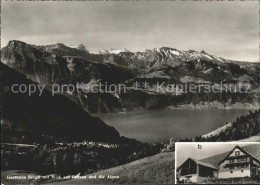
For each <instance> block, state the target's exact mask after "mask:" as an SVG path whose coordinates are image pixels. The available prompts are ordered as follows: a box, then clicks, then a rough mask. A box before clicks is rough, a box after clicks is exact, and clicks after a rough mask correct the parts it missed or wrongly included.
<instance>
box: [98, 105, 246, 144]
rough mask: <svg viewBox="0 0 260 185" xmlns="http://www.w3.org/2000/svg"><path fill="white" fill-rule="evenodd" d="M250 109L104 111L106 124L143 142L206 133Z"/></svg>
mask: <svg viewBox="0 0 260 185" xmlns="http://www.w3.org/2000/svg"><path fill="white" fill-rule="evenodd" d="M248 111H249V110H235V109H231V110H218V109H207V110H168V109H165V110H156V111H139V112H127V113H103V114H98V115H95V116H98V117H100V118H101V119H102V120H103V121H104V122H105V123H106V124H108V125H111V126H113V127H114V128H116V129H117V130H118V131H119V133H120V134H121V136H126V137H129V138H134V139H137V140H139V141H143V142H163V141H164V142H166V141H169V139H170V138H175V139H184V138H192V137H195V136H199V135H203V134H206V133H208V132H210V131H213V130H215V129H216V128H218V127H220V126H223V125H224V124H225V123H226V122H227V121H231V120H232V119H235V118H236V117H238V116H240V115H242V114H245V113H247V112H248Z"/></svg>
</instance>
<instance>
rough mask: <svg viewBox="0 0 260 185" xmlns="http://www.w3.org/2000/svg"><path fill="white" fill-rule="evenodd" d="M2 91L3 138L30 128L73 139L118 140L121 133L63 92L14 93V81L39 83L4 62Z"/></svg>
mask: <svg viewBox="0 0 260 185" xmlns="http://www.w3.org/2000/svg"><path fill="white" fill-rule="evenodd" d="M0 68H1V86H2V88H3V93H2V95H1V96H2V97H1V98H2V113H1V116H2V119H3V124H2V131H3V130H4V132H3V135H2V141H5V142H8V141H9V139H10V138H11V137H22V135H17V133H13V134H14V135H12V132H13V131H15V129H29V130H31V131H34V132H35V133H39V134H49V135H52V136H57V137H66V138H67V139H72V140H83V139H89V140H99V141H118V139H119V138H120V136H119V133H118V131H117V130H115V129H114V128H113V127H110V126H108V125H106V124H105V123H104V122H103V121H102V120H100V119H99V118H96V117H92V116H91V115H90V114H88V113H87V112H85V111H84V110H83V109H81V108H80V107H78V106H77V105H76V104H75V103H73V102H72V101H69V100H68V99H67V98H65V97H64V96H61V95H57V96H55V97H54V96H52V95H51V93H50V92H49V91H47V90H43V92H42V94H41V95H39V94H40V90H39V89H37V90H36V91H35V93H34V94H32V95H31V96H29V95H28V92H27V93H14V92H12V91H11V87H12V85H13V84H17V85H21V84H23V85H24V86H26V87H27V88H28V87H29V84H31V85H32V84H34V85H36V86H37V85H38V84H36V83H33V82H32V81H31V80H28V79H27V78H26V77H25V75H23V74H20V73H18V72H17V71H15V70H13V69H10V68H9V67H7V66H6V65H4V64H2V63H0ZM32 140H34V139H32Z"/></svg>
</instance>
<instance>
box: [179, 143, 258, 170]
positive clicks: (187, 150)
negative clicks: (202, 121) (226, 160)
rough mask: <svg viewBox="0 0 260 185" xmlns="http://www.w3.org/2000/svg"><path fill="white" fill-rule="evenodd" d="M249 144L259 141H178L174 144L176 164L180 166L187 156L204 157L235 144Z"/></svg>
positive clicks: (232, 146) (225, 149)
mask: <svg viewBox="0 0 260 185" xmlns="http://www.w3.org/2000/svg"><path fill="white" fill-rule="evenodd" d="M198 144H199V145H200V146H201V149H198ZM249 144H257V146H259V142H258V143H255V142H251V143H248V142H246V143H243V142H242V143H241V142H240V143H237V142H235V143H232V142H229V143H227V142H222V143H216V142H212V143H178V144H177V146H176V150H175V151H177V152H176V159H177V160H176V161H177V162H176V165H177V166H180V165H181V164H182V163H183V162H184V161H186V160H187V159H188V158H189V157H191V158H193V159H197V160H200V159H205V158H207V157H211V156H214V155H217V154H222V153H225V152H228V151H231V150H232V149H233V148H234V147H235V146H236V145H239V146H240V147H243V146H246V145H249Z"/></svg>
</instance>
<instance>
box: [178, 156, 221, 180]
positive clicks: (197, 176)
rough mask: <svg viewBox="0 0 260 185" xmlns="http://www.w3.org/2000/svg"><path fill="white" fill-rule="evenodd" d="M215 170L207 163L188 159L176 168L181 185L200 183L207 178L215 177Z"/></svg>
mask: <svg viewBox="0 0 260 185" xmlns="http://www.w3.org/2000/svg"><path fill="white" fill-rule="evenodd" d="M217 170H218V169H217V168H215V167H214V166H213V165H211V164H209V163H205V162H202V161H199V160H195V159H192V158H188V159H187V160H186V161H185V162H184V163H183V164H182V165H181V166H179V167H178V168H177V173H178V174H179V181H180V182H183V183H190V182H191V183H200V182H203V180H204V179H206V178H209V177H217Z"/></svg>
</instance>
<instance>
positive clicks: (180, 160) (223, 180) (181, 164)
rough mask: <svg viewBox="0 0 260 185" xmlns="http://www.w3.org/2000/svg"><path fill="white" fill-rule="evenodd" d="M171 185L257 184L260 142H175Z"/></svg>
mask: <svg viewBox="0 0 260 185" xmlns="http://www.w3.org/2000/svg"><path fill="white" fill-rule="evenodd" d="M175 147H176V149H175V155H176V156H175V159H176V161H175V183H176V184H183V183H184V184H189V183H198V184H200V183H206V184H210V183H212V184H231V183H235V184H259V183H260V142H225V143H224V142H214V143H213V142H211V143H210V142H199V143H198V142H177V143H176V145H175Z"/></svg>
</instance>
